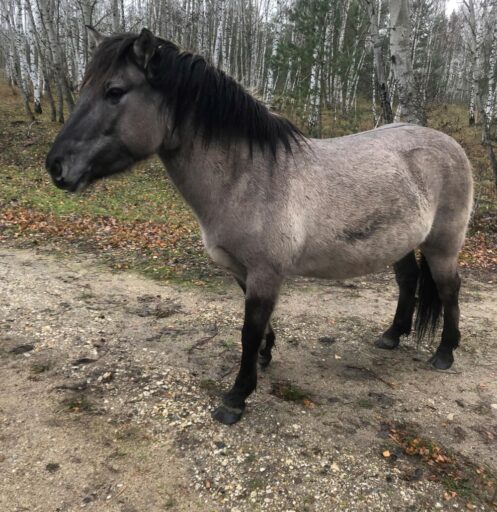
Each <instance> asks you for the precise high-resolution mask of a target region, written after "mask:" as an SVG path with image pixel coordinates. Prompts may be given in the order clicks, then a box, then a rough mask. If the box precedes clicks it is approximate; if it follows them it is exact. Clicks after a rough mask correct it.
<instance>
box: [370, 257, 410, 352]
mask: <svg viewBox="0 0 497 512" xmlns="http://www.w3.org/2000/svg"><path fill="white" fill-rule="evenodd" d="M393 268H394V270H395V279H396V281H397V284H398V286H399V300H398V303H397V309H396V311H395V316H394V319H393V322H392V325H391V326H390V327H389V328H388V329H387V330H386V331H385V332H384V333H383V334H382V335H381V336H380V337H379V338H378V339H377V340H376V342H375V345H376V347H378V348H383V349H390V350H391V349H394V348H396V347H397V346H398V344H399V343H400V337H401V336H403V335H409V334H410V333H411V329H412V318H413V315H414V309H415V307H416V287H417V284H418V276H419V268H418V264H417V262H416V256H415V254H414V251H411V252H410V253H409V254H407V255H406V256H404V257H403V258H402V259H401V260H399V261H398V262H397V263H395V264H394V266H393Z"/></svg>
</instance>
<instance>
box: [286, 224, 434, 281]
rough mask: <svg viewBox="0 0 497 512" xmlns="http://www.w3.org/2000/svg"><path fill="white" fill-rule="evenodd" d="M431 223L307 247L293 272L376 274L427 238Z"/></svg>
mask: <svg viewBox="0 0 497 512" xmlns="http://www.w3.org/2000/svg"><path fill="white" fill-rule="evenodd" d="M431 224H432V222H431V219H424V222H421V221H420V219H416V220H414V219H413V221H412V224H411V223H409V224H407V223H406V224H403V225H401V226H397V229H391V230H388V231H382V230H378V231H377V232H376V233H372V232H370V233H368V232H363V233H359V232H358V233H353V232H350V233H347V232H344V233H343V234H341V235H340V236H338V237H337V238H335V239H333V240H325V239H321V240H316V239H315V240H313V241H312V242H311V243H309V244H307V246H306V248H305V250H304V252H303V253H302V256H301V258H299V261H298V264H297V265H296V268H295V269H294V270H295V272H292V273H295V274H297V275H304V276H307V277H319V278H328V279H345V278H350V277H357V276H361V275H365V274H371V273H374V272H379V271H381V270H383V269H385V268H386V267H387V266H389V265H392V264H394V263H395V262H397V261H399V260H400V259H401V258H403V257H404V256H405V255H406V254H407V253H409V252H410V251H412V250H414V249H415V248H416V247H418V246H419V245H420V244H421V243H422V242H423V241H424V240H425V239H426V237H427V236H428V233H429V232H430V229H431Z"/></svg>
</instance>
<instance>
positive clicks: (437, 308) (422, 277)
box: [415, 255, 442, 340]
mask: <svg viewBox="0 0 497 512" xmlns="http://www.w3.org/2000/svg"><path fill="white" fill-rule="evenodd" d="M441 314H442V302H441V300H440V296H439V295H438V290H437V285H436V284H435V281H434V280H433V277H432V275H431V271H430V267H429V266H428V262H427V261H426V259H425V257H424V256H423V255H421V271H420V273H419V281H418V309H417V312H416V321H415V327H416V334H417V338H418V340H421V339H422V338H423V337H424V336H426V335H428V337H430V338H431V337H433V335H434V334H435V330H436V328H437V326H438V322H439V320H440V316H441Z"/></svg>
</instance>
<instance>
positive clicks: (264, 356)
mask: <svg viewBox="0 0 497 512" xmlns="http://www.w3.org/2000/svg"><path fill="white" fill-rule="evenodd" d="M235 279H236V282H237V283H238V284H239V286H240V288H241V289H242V290H243V293H244V294H245V293H246V292H247V287H246V286H245V282H244V281H242V280H241V279H240V278H239V277H235ZM275 341H276V335H275V334H274V330H273V327H272V326H271V322H268V324H267V327H266V331H265V334H264V343H262V345H261V349H260V350H259V355H260V357H259V364H260V366H261V368H267V367H268V366H269V363H271V360H272V359H273V355H272V351H273V347H274V345H275Z"/></svg>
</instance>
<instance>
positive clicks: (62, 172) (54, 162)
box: [46, 154, 91, 192]
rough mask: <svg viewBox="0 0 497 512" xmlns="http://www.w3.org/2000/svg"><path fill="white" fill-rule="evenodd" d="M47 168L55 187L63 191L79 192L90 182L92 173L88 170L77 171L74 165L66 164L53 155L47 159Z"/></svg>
mask: <svg viewBox="0 0 497 512" xmlns="http://www.w3.org/2000/svg"><path fill="white" fill-rule="evenodd" d="M46 168H47V170H48V172H49V174H50V177H51V178H52V181H53V183H54V185H55V186H56V187H58V188H60V189H62V190H67V191H69V192H79V191H81V190H83V189H84V188H85V187H86V186H87V185H88V183H89V182H90V174H91V173H90V171H89V170H88V169H85V170H75V169H74V167H73V166H72V165H71V166H69V165H67V164H65V163H64V160H63V159H62V158H60V157H53V156H52V155H51V154H49V155H48V157H47V161H46Z"/></svg>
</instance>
